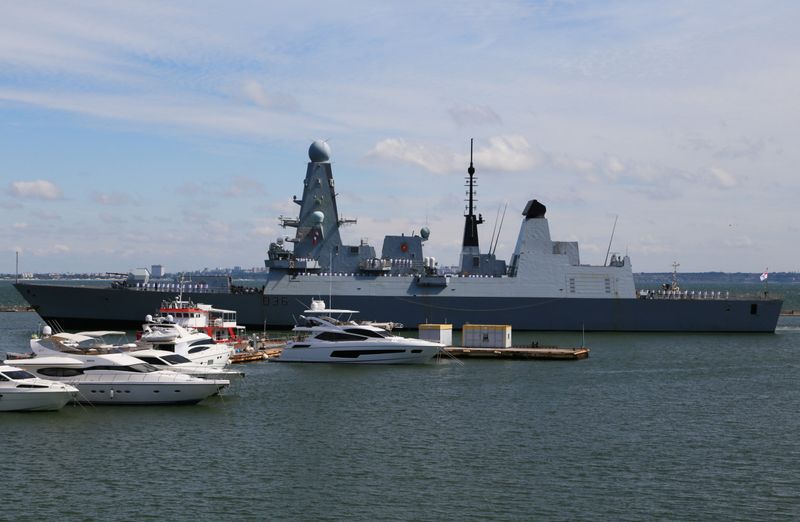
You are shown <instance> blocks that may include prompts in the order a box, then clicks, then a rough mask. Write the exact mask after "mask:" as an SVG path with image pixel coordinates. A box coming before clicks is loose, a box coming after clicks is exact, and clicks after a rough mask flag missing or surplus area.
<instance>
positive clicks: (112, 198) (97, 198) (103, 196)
mask: <svg viewBox="0 0 800 522" xmlns="http://www.w3.org/2000/svg"><path fill="white" fill-rule="evenodd" d="M92 200H93V201H94V202H95V203H98V204H100V205H114V206H116V205H127V204H129V203H131V202H132V201H133V199H132V198H131V196H130V195H129V194H125V193H124V192H111V193H102V192H93V193H92Z"/></svg>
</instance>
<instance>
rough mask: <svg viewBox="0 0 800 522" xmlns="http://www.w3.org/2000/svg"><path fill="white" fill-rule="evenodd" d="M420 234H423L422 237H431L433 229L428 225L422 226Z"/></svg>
mask: <svg viewBox="0 0 800 522" xmlns="http://www.w3.org/2000/svg"><path fill="white" fill-rule="evenodd" d="M419 235H420V236H422V239H428V238H429V237H431V229H429V228H428V227H422V228H421V229H420V230H419Z"/></svg>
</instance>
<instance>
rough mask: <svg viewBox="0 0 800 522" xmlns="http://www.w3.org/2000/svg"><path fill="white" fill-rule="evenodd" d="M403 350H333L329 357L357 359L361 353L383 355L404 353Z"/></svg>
mask: <svg viewBox="0 0 800 522" xmlns="http://www.w3.org/2000/svg"><path fill="white" fill-rule="evenodd" d="M404 352H405V350H334V351H333V352H331V357H341V358H343V359H357V358H358V357H359V356H361V355H384V354H389V353H404Z"/></svg>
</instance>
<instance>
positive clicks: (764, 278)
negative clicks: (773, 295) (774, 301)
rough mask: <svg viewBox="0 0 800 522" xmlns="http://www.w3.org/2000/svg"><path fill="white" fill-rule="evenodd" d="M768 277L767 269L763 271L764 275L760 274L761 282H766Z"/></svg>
mask: <svg viewBox="0 0 800 522" xmlns="http://www.w3.org/2000/svg"><path fill="white" fill-rule="evenodd" d="M768 277H769V268H767V269H766V270H765V271H764V273H763V274H761V280H762V281H766V280H767V278H768Z"/></svg>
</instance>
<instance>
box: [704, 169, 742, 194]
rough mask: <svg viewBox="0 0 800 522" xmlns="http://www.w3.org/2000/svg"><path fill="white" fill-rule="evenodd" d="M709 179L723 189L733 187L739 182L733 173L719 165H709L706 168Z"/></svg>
mask: <svg viewBox="0 0 800 522" xmlns="http://www.w3.org/2000/svg"><path fill="white" fill-rule="evenodd" d="M708 173H709V175H710V178H711V181H712V182H713V183H714V184H716V185H718V186H720V187H722V188H725V189H728V188H733V187H735V186H737V185H738V184H739V181H738V180H737V179H736V177H734V175H733V174H731V173H730V172H728V171H726V170H725V169H722V168H719V167H711V168H710V169H708Z"/></svg>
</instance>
